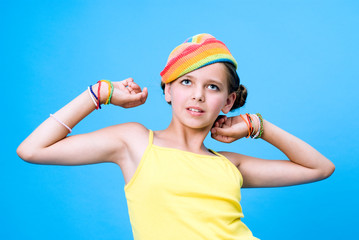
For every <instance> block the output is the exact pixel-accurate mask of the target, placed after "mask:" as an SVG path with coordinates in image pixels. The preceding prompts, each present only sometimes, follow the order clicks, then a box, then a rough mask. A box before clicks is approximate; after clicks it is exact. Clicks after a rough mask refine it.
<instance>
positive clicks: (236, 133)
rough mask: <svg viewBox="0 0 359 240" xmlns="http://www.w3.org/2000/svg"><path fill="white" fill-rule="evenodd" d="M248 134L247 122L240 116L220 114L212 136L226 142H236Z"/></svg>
mask: <svg viewBox="0 0 359 240" xmlns="http://www.w3.org/2000/svg"><path fill="white" fill-rule="evenodd" d="M247 135H248V127H247V124H246V123H245V122H244V120H243V119H242V118H241V117H240V116H234V117H227V116H220V117H218V118H217V120H216V122H215V123H214V124H213V127H212V129H211V137H212V138H214V139H216V140H217V141H220V142H224V143H231V142H234V141H236V140H238V139H240V138H243V137H246V136H247Z"/></svg>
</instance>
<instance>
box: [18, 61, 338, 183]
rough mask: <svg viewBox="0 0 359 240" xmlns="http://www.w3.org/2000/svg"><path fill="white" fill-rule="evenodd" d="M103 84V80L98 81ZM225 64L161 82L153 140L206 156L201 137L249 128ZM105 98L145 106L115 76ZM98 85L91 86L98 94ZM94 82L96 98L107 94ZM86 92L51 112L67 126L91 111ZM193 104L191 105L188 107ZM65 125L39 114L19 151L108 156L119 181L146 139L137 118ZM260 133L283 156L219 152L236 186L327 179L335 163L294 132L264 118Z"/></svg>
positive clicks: (62, 159)
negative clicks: (168, 114) (162, 124)
mask: <svg viewBox="0 0 359 240" xmlns="http://www.w3.org/2000/svg"><path fill="white" fill-rule="evenodd" d="M103 84H104V85H106V83H103ZM227 84H228V83H227V78H226V72H225V66H224V65H223V64H222V63H215V64H211V65H208V66H206V67H203V68H200V69H198V70H195V71H193V72H190V73H188V74H186V75H184V76H182V77H180V78H178V79H177V80H175V81H173V82H171V83H168V84H166V86H165V99H166V101H171V103H172V104H171V105H172V120H171V123H170V124H169V126H168V127H167V128H166V129H164V130H161V131H155V132H154V140H153V143H154V144H155V145H158V146H161V147H169V148H177V149H180V150H184V151H189V152H194V153H197V154H203V155H212V153H210V152H209V151H208V150H207V148H206V147H205V146H204V144H203V141H204V139H205V138H206V136H207V135H208V133H209V132H210V131H211V136H212V138H214V139H216V140H218V141H221V142H226V143H231V142H234V141H236V140H238V139H241V138H243V137H245V136H246V135H247V134H248V130H247V125H246V123H245V122H244V121H243V120H242V118H240V117H239V116H234V117H230V118H227V117H222V118H219V119H218V120H217V121H216V119H217V117H218V115H219V114H220V112H223V113H224V114H226V113H228V112H229V110H230V109H231V107H232V105H233V103H234V100H235V94H234V93H228V90H227V89H228V86H227ZM114 87H115V90H114V93H113V97H112V99H111V104H113V105H116V106H120V107H124V108H131V107H136V106H139V105H141V104H144V103H145V101H146V99H147V96H148V92H147V89H146V88H144V89H141V88H140V86H139V85H137V84H136V83H135V82H134V81H133V79H131V78H129V79H126V80H123V81H121V82H114ZM97 88H98V85H94V92H97ZM107 91H108V90H107V85H106V86H105V87H101V96H102V97H101V102H102V103H104V102H105V101H106V97H107V94H108V93H107ZM88 94H89V93H88V92H87V91H85V92H83V93H82V94H80V95H79V96H78V97H77V98H75V99H74V100H73V101H71V102H70V103H69V104H67V105H66V106H64V107H63V108H61V109H60V110H59V111H58V112H56V113H55V114H54V115H55V116H56V117H57V118H58V119H61V120H62V121H63V122H65V123H66V124H67V125H68V126H69V127H71V128H73V127H74V126H75V125H76V124H77V123H79V122H80V121H81V120H82V119H83V118H85V117H86V116H87V115H89V114H90V113H91V112H92V111H94V110H95V105H94V104H93V102H92V100H91V99H90V97H89V95H88ZM194 109H195V110H194ZM67 134H68V131H67V129H66V128H64V127H63V126H62V125H61V124H59V123H58V122H57V121H56V120H54V119H53V118H48V119H47V120H45V121H44V122H43V123H42V124H41V125H40V126H39V127H38V128H37V129H35V130H34V132H32V133H31V134H30V136H28V137H27V138H26V139H25V140H24V141H23V142H22V143H21V144H20V146H19V147H18V149H17V153H18V155H19V156H20V157H21V158H22V159H23V160H25V161H28V162H30V163H35V164H55V165H84V164H94V163H101V162H113V163H116V164H117V165H119V166H120V168H121V170H122V173H123V176H124V179H125V183H126V184H127V183H128V182H129V181H130V180H131V178H132V176H133V175H134V173H135V171H136V169H137V166H138V165H139V162H140V160H141V157H142V155H143V153H144V152H145V149H146V147H147V145H148V136H149V130H148V129H147V128H146V127H144V126H143V125H141V124H139V123H125V124H119V125H115V126H111V127H107V128H104V129H100V130H97V131H95V132H91V133H87V134H79V135H72V136H67ZM262 139H263V140H264V141H267V142H268V143H270V144H272V145H273V146H274V147H276V148H278V149H279V150H281V151H282V152H283V153H284V154H285V155H286V156H287V157H288V160H266V159H260V158H255V157H250V156H245V155H242V154H238V153H233V152H220V153H221V154H223V155H224V156H226V157H227V158H228V159H229V160H230V161H231V162H232V163H233V164H234V165H235V166H236V167H237V168H238V169H239V170H240V171H241V173H242V175H243V179H244V184H243V187H277V186H289V185H295V184H302V183H308V182H313V181H318V180H321V179H324V178H327V177H329V176H330V175H331V174H332V173H333V171H334V165H333V163H332V162H330V161H329V160H328V159H327V158H325V157H324V156H323V155H322V154H320V153H319V152H318V151H316V150H315V149H314V148H313V147H311V146H309V145H308V144H307V143H305V142H303V141H302V140H300V139H298V138H297V137H295V136H293V135H291V134H289V133H287V132H285V131H284V130H282V129H280V128H279V127H277V126H275V125H273V124H271V123H269V122H268V121H266V120H264V133H263V135H262Z"/></svg>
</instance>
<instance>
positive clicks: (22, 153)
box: [16, 145, 34, 163]
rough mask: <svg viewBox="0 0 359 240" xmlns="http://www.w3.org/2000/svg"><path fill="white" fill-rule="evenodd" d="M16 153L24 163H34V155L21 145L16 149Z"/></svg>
mask: <svg viewBox="0 0 359 240" xmlns="http://www.w3.org/2000/svg"><path fill="white" fill-rule="evenodd" d="M16 153H17V155H18V156H19V157H20V158H21V159H22V160H24V161H25V162H29V163H34V162H33V159H34V153H33V152H32V151H29V150H27V149H25V148H24V147H23V146H22V145H20V146H19V147H18V148H17V149H16Z"/></svg>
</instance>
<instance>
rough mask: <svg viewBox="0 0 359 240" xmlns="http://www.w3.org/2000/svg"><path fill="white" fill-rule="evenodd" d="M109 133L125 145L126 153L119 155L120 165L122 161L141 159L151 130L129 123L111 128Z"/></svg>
mask: <svg viewBox="0 0 359 240" xmlns="http://www.w3.org/2000/svg"><path fill="white" fill-rule="evenodd" d="M107 131H109V132H110V133H111V135H112V136H113V138H115V139H116V140H117V141H119V142H121V143H122V144H123V145H124V151H121V152H120V153H119V155H118V161H117V163H118V164H120V162H119V161H121V159H123V160H131V161H133V160H134V161H138V159H140V158H141V156H142V154H141V153H143V152H144V151H145V149H146V147H147V145H148V138H149V129H147V128H146V127H145V126H143V125H142V124H140V123H136V122H129V123H123V124H118V125H114V126H111V127H109V128H108V129H107ZM120 165H122V164H120Z"/></svg>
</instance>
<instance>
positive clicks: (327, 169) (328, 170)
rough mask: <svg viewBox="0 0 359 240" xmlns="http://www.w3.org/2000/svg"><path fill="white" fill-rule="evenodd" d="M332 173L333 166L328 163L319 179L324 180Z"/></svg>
mask: <svg viewBox="0 0 359 240" xmlns="http://www.w3.org/2000/svg"><path fill="white" fill-rule="evenodd" d="M328 161H329V160H328ZM334 171H335V165H334V164H333V163H332V162H330V161H329V163H328V164H326V166H325V168H324V169H323V170H322V173H321V179H326V178H328V177H330V176H331V175H332V174H333V173H334Z"/></svg>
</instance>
